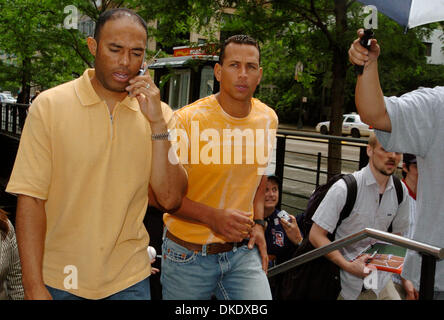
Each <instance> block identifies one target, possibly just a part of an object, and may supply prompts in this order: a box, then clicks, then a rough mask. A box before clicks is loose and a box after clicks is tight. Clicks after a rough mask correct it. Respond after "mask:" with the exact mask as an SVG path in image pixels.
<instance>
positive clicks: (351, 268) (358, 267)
mask: <svg viewBox="0 0 444 320" xmlns="http://www.w3.org/2000/svg"><path fill="white" fill-rule="evenodd" d="M369 258H370V255H368V254H364V255H363V256H361V257H359V258H358V259H356V260H353V261H349V262H348V263H347V264H346V265H345V266H343V268H342V269H344V271H347V272H348V273H351V274H353V275H355V276H356V277H358V278H365V277H367V276H368V275H369V274H370V271H371V270H376V267H374V266H368V265H367V264H366V261H367V260H368V259H369Z"/></svg>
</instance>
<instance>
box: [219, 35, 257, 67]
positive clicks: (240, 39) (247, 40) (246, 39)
mask: <svg viewBox="0 0 444 320" xmlns="http://www.w3.org/2000/svg"><path fill="white" fill-rule="evenodd" d="M230 43H237V44H247V45H251V46H255V47H256V48H257V50H258V51H259V64H260V63H261V49H260V48H259V44H258V43H257V41H256V40H254V39H253V38H252V37H250V36H247V35H245V34H236V35H234V36H231V37H229V38H228V39H226V40H225V41H224V43H223V44H222V46H221V48H220V53H219V64H221V65H222V63H223V62H224V58H225V48H226V47H227V46H228V45H229V44H230Z"/></svg>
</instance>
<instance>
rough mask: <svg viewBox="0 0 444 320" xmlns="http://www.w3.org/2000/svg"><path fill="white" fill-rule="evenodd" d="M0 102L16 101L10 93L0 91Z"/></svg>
mask: <svg viewBox="0 0 444 320" xmlns="http://www.w3.org/2000/svg"><path fill="white" fill-rule="evenodd" d="M0 102H6V103H16V102H17V100H16V99H14V97H13V96H12V95H11V94H10V93H7V92H1V93H0Z"/></svg>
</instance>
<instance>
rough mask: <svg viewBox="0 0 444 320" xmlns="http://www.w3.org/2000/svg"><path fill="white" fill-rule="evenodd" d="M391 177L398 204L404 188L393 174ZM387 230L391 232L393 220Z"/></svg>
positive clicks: (402, 196)
mask: <svg viewBox="0 0 444 320" xmlns="http://www.w3.org/2000/svg"><path fill="white" fill-rule="evenodd" d="M392 177H393V185H394V186H395V190H396V196H397V197H398V206H399V205H400V204H401V202H402V199H403V198H404V190H403V189H402V182H401V180H399V178H398V177H397V176H395V175H392ZM387 232H390V233H391V232H393V221H392V222H391V223H390V226H389V227H388V229H387Z"/></svg>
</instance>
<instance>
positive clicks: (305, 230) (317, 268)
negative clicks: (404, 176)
mask: <svg viewBox="0 0 444 320" xmlns="http://www.w3.org/2000/svg"><path fill="white" fill-rule="evenodd" d="M339 179H343V180H344V181H345V184H346V185H347V199H346V202H345V205H344V208H343V209H342V211H341V213H340V216H339V221H338V224H337V225H336V228H335V230H334V231H333V233H329V234H328V235H327V237H328V238H329V239H330V241H334V238H335V233H336V230H337V229H338V227H339V225H340V224H341V222H342V221H343V220H344V219H346V218H347V217H348V216H349V215H350V213H351V211H352V210H353V207H354V205H355V202H356V196H357V191H358V190H357V189H358V188H357V184H356V179H355V177H354V176H353V175H352V174H337V175H335V176H333V177H332V178H330V179H329V180H328V181H327V183H326V184H324V185H321V186H319V187H317V188H316V190H315V191H314V192H313V193H312V195H311V196H310V198H309V200H308V204H307V209H306V210H305V212H304V213H303V219H302V221H303V225H302V230H301V232H302V234H303V237H304V240H303V241H302V243H301V244H300V245H299V247H298V248H296V249H295V251H294V252H293V254H292V258H295V257H298V256H300V255H302V254H304V253H307V252H309V251H312V250H314V249H315V247H313V245H312V244H311V243H310V241H309V240H308V235H309V233H310V229H311V226H312V225H313V221H312V220H311V218H312V217H313V215H314V213H315V212H316V210H317V208H318V207H319V205H320V203H321V202H322V200H323V199H324V197H325V195H326V194H327V191H328V190H329V189H330V187H331V186H332V185H333V184H334V183H336V182H337V181H338V180H339ZM393 182H394V185H395V189H396V195H397V197H398V205H399V204H400V203H401V202H402V199H403V196H404V195H403V189H402V185H401V181H400V180H399V179H398V178H397V177H395V176H393ZM276 277H279V278H278V279H276V281H277V282H278V283H279V286H278V289H277V290H276V298H277V299H280V300H336V299H337V298H338V295H339V292H340V291H341V282H340V279H339V267H338V266H337V265H336V264H334V263H333V262H331V261H330V260H329V259H327V258H325V257H324V256H323V257H319V258H317V259H314V260H311V261H309V262H306V263H304V264H301V265H299V266H297V267H294V268H292V269H290V270H288V271H286V272H284V273H281V274H279V275H277V276H276Z"/></svg>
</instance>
